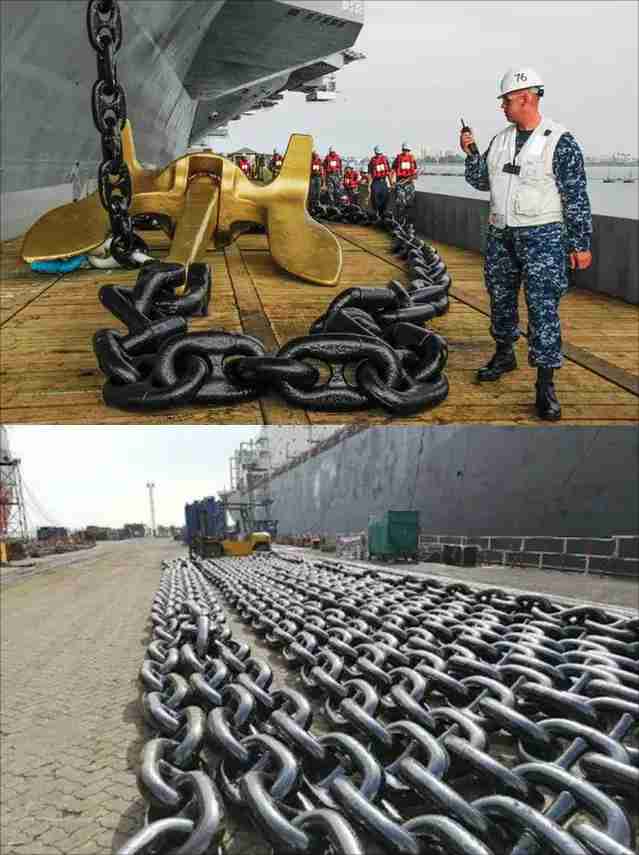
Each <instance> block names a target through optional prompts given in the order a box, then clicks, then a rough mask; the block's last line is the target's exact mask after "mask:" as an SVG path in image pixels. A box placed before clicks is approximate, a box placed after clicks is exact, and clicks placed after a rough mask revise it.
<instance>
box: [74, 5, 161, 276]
mask: <svg viewBox="0 0 639 855" xmlns="http://www.w3.org/2000/svg"><path fill="white" fill-rule="evenodd" d="M87 30H88V34H89V41H90V43H91V46H92V48H93V49H94V50H95V52H96V59H97V66H98V79H97V80H96V82H95V83H94V85H93V91H92V93H91V111H92V114H93V121H94V123H95V127H96V129H97V130H98V133H99V134H100V140H101V145H102V163H101V164H100V166H99V168H98V192H99V194H100V201H101V202H102V206H103V207H104V209H105V211H106V212H107V214H108V215H109V221H110V224H111V234H112V237H113V240H112V242H111V245H110V251H111V255H112V256H113V258H115V260H116V261H117V262H118V263H119V264H120V265H122V266H123V267H139V266H140V265H139V263H138V262H136V261H134V260H133V258H132V256H133V253H135V252H136V251H139V252H143V253H145V254H146V253H148V247H147V246H146V244H145V243H144V241H143V240H142V239H141V238H140V237H139V236H138V235H136V234H135V232H134V231H133V225H132V222H131V217H130V216H129V207H130V205H131V199H132V193H133V187H132V182H131V175H130V173H129V167H128V166H127V163H126V161H125V160H124V158H123V156H122V135H121V131H122V129H123V128H124V124H125V122H126V119H127V109H126V95H125V92H124V89H123V87H122V85H121V83H120V82H119V81H118V76H117V68H116V63H115V59H116V56H117V53H118V51H119V50H120V47H121V46H122V16H121V13H120V6H119V4H118V0H89V3H88V5H87Z"/></svg>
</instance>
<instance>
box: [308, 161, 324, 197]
mask: <svg viewBox="0 0 639 855" xmlns="http://www.w3.org/2000/svg"><path fill="white" fill-rule="evenodd" d="M323 178H324V167H323V166H322V158H321V157H320V156H319V154H318V153H317V152H316V151H314V152H313V154H312V155H311V184H310V189H309V202H310V204H311V205H317V203H318V202H319V200H320V195H321V193H322V181H323Z"/></svg>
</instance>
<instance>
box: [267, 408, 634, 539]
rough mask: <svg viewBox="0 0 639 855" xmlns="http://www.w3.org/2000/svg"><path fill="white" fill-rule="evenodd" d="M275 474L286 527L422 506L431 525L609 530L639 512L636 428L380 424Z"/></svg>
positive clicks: (467, 529) (274, 491)
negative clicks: (398, 425) (388, 426)
mask: <svg viewBox="0 0 639 855" xmlns="http://www.w3.org/2000/svg"><path fill="white" fill-rule="evenodd" d="M320 449H321V446H318V447H317V453H316V454H315V456H312V457H310V458H308V459H306V460H305V461H304V462H302V463H300V464H299V465H294V463H293V462H292V463H291V464H289V468H288V469H287V470H286V471H284V472H282V473H281V474H275V473H274V477H273V478H272V480H271V484H270V488H271V495H272V498H273V505H272V513H271V515H272V517H273V518H274V519H277V520H278V521H279V529H278V531H279V533H280V534H281V535H299V534H304V533H308V532H312V533H317V534H324V535H328V536H331V535H335V534H338V533H348V532H357V531H362V530H364V529H365V528H366V527H367V524H368V517H369V514H371V513H376V512H380V511H384V510H387V509H389V508H396V509H414V510H418V511H420V520H421V528H422V531H423V532H424V533H432V534H450V535H467V536H471V537H478V536H482V535H495V536H509V535H518V536H527V537H530V536H537V535H546V536H553V537H561V536H564V537H609V536H610V535H611V534H618V535H624V534H628V535H631V534H635V532H636V526H637V518H638V516H639V501H638V485H637V481H636V478H635V477H634V469H635V466H636V460H637V456H638V453H639V436H638V435H637V432H636V430H635V429H634V428H633V427H607V428H605V429H604V430H602V429H601V428H596V427H592V428H590V427H583V428H580V427H575V428H564V429H560V430H553V429H537V428H530V429H528V428H523V427H513V428H508V427H487V426H486V427H484V426H480V425H473V426H472V428H468V427H457V426H444V425H438V426H434V427H416V428H412V427H406V428H392V427H391V428H386V427H383V428H382V427H380V428H377V427H370V428H367V429H365V430H363V431H360V432H359V433H356V434H354V435H351V436H347V437H346V438H345V439H343V440H342V441H340V442H338V443H337V444H335V445H333V446H332V447H329V448H327V449H326V450H323V451H322V450H320Z"/></svg>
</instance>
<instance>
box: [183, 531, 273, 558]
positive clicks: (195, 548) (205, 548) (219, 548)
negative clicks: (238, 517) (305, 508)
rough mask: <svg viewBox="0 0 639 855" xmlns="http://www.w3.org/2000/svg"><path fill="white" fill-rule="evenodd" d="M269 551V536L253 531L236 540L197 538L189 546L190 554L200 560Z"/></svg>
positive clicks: (238, 556) (265, 533) (236, 556)
mask: <svg viewBox="0 0 639 855" xmlns="http://www.w3.org/2000/svg"><path fill="white" fill-rule="evenodd" d="M270 549H271V535H270V534H269V533H268V532H267V531H254V532H253V533H252V534H249V535H246V536H245V537H243V538H240V539H238V540H234V539H233V538H226V537H225V538H220V537H206V536H204V537H202V536H197V537H195V538H194V539H193V543H192V544H191V552H192V553H195V554H196V555H199V556H200V557H201V558H220V557H221V556H222V555H231V556H233V557H235V558H242V557H244V556H246V555H252V554H253V553H254V552H268V551H270Z"/></svg>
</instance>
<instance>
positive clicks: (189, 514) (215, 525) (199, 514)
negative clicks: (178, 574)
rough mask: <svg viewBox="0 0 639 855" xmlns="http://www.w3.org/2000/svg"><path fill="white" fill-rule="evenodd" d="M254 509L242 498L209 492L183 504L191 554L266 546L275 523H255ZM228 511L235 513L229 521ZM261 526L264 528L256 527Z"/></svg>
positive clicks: (244, 551) (238, 552)
mask: <svg viewBox="0 0 639 855" xmlns="http://www.w3.org/2000/svg"><path fill="white" fill-rule="evenodd" d="M254 510H255V509H254V507H253V506H252V505H250V504H248V503H246V502H229V501H228V500H227V499H222V500H218V499H215V498H214V497H213V496H209V497H208V498H206V499H201V500H200V501H196V502H193V503H192V504H187V505H186V507H185V517H186V529H187V540H188V544H189V548H190V552H191V554H192V555H199V556H200V557H201V558H219V557H221V556H222V555H232V556H236V557H242V556H246V555H252V554H253V553H254V552H261V551H268V550H270V548H271V540H272V536H273V535H274V534H275V531H276V525H277V524H276V523H275V522H274V521H273V520H262V521H261V523H260V522H257V523H256V520H255V517H254ZM231 513H237V515H238V517H239V519H238V521H237V522H233V521H232V518H231V516H230V514H231ZM262 526H265V527H266V528H267V529H268V530H258V529H261V527H262Z"/></svg>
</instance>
